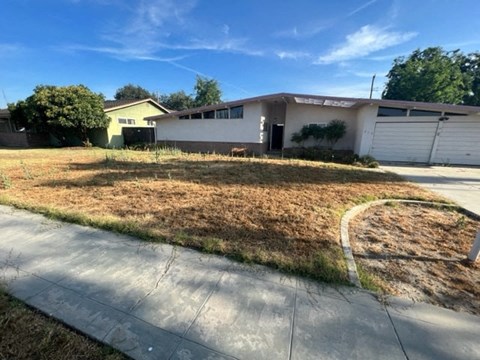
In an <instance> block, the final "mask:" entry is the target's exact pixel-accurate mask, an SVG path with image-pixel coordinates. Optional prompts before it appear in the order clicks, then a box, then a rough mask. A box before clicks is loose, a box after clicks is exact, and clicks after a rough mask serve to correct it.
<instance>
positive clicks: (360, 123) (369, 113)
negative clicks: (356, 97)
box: [353, 105, 378, 156]
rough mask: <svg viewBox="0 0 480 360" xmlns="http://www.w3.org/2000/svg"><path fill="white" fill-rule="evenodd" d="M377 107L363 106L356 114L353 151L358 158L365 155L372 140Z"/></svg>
mask: <svg viewBox="0 0 480 360" xmlns="http://www.w3.org/2000/svg"><path fill="white" fill-rule="evenodd" d="M377 113H378V105H365V106H363V107H361V108H360V109H359V110H358V113H357V132H356V134H355V141H354V147H353V151H354V152H355V154H358V155H360V156H362V155H367V154H368V152H369V150H370V146H371V144H372V140H373V131H374V129H375V120H376V118H377Z"/></svg>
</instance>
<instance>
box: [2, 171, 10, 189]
mask: <svg viewBox="0 0 480 360" xmlns="http://www.w3.org/2000/svg"><path fill="white" fill-rule="evenodd" d="M0 182H1V184H2V187H3V189H5V190H7V189H10V188H11V187H12V180H11V179H10V178H9V177H8V175H7V174H5V173H3V172H1V171H0Z"/></svg>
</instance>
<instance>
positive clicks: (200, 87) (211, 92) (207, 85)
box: [194, 75, 222, 107]
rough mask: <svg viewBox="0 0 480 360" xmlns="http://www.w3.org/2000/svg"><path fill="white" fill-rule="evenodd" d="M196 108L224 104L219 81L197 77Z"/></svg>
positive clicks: (195, 89) (195, 88)
mask: <svg viewBox="0 0 480 360" xmlns="http://www.w3.org/2000/svg"><path fill="white" fill-rule="evenodd" d="M194 91H195V99H194V106H195V107H200V106H205V105H214V104H218V103H220V102H222V91H221V90H220V86H219V84H218V81H217V80H215V79H207V78H204V77H201V76H198V75H197V82H196V84H195V87H194Z"/></svg>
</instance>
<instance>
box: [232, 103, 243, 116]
mask: <svg viewBox="0 0 480 360" xmlns="http://www.w3.org/2000/svg"><path fill="white" fill-rule="evenodd" d="M230 119H243V105H241V106H235V107H232V108H231V109H230Z"/></svg>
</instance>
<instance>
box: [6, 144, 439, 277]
mask: <svg viewBox="0 0 480 360" xmlns="http://www.w3.org/2000/svg"><path fill="white" fill-rule="evenodd" d="M392 197H394V198H399V197H400V198H409V199H412V198H413V199H434V198H435V196H434V195H432V194H431V193H429V192H427V191H425V190H422V189H420V188H419V187H417V186H414V185H411V184H409V183H406V182H404V181H403V180H401V178H399V177H398V176H396V175H394V174H385V173H382V172H380V171H378V170H367V169H361V168H355V167H350V166H344V165H334V164H325V163H319V162H308V161H297V160H279V159H278V160H275V159H258V158H232V157H226V156H218V155H200V154H181V153H176V152H172V153H168V152H167V151H163V152H162V153H159V152H157V153H155V152H133V151H125V150H104V149H49V150H45V149H44V150H7V149H3V150H0V200H1V202H3V203H4V204H14V205H16V206H20V207H24V208H28V209H36V210H41V211H43V212H44V213H45V212H46V213H49V214H50V215H54V216H56V217H57V218H62V219H67V220H71V221H77V222H80V223H85V224H90V225H96V226H100V227H104V228H107V229H114V230H118V231H122V232H127V233H131V234H135V235H138V236H140V237H143V238H148V239H150V240H158V241H165V242H168V243H172V244H179V245H183V246H189V247H193V248H199V249H203V250H205V251H209V252H215V253H219V254H226V255H228V256H231V257H234V258H238V259H241V260H243V261H252V262H257V263H262V264H267V265H270V266H273V267H277V268H280V269H282V270H284V271H292V272H295V273H299V274H304V275H308V276H312V277H315V278H317V279H321V280H325V281H335V282H344V281H346V279H347V276H346V271H345V264H344V260H343V255H342V252H341V248H340V245H339V244H340V242H339V222H340V218H341V215H342V213H343V212H344V211H345V210H347V209H349V208H350V207H352V206H354V205H355V204H358V203H361V202H364V201H367V200H373V199H379V198H392Z"/></svg>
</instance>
